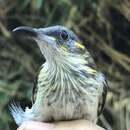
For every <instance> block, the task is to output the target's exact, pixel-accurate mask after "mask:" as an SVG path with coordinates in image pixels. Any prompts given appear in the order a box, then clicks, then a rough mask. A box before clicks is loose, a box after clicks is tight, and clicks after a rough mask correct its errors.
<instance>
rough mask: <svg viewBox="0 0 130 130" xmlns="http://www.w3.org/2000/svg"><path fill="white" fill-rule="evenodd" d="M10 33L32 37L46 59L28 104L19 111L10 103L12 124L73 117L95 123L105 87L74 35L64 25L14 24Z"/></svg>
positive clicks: (71, 118)
mask: <svg viewBox="0 0 130 130" xmlns="http://www.w3.org/2000/svg"><path fill="white" fill-rule="evenodd" d="M13 33H14V34H15V37H17V36H23V37H28V38H31V39H34V40H35V41H36V42H37V44H38V46H39V48H40V50H41V53H42V55H43V56H44V58H45V59H46V61H45V63H44V64H43V65H42V67H41V70H40V72H39V74H38V76H37V80H36V84H35V87H34V89H33V105H32V107H31V108H28V107H26V109H25V111H23V110H22V108H21V107H20V106H19V105H18V104H17V105H16V104H14V103H13V104H12V105H11V106H10V110H11V114H12V115H13V118H14V120H15V121H16V123H17V124H18V125H20V124H21V123H23V122H24V121H28V120H33V121H43V122H51V121H61V120H62V121H63V120H75V119H86V120H89V121H91V122H94V123H96V121H97V118H98V116H99V115H100V114H101V112H102V110H103V107H104V103H105V99H106V94H107V88H108V87H107V83H106V80H105V77H104V75H103V74H102V73H101V72H99V71H97V67H96V65H95V63H94V60H93V58H92V57H91V55H90V54H89V52H88V51H87V50H86V48H85V47H84V45H83V44H81V42H80V40H79V39H78V37H77V36H76V35H75V34H74V33H73V32H72V31H71V30H69V29H68V28H66V27H64V26H52V27H47V28H39V29H36V28H31V27H18V28H16V29H14V30H13Z"/></svg>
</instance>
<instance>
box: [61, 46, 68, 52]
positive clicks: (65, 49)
mask: <svg viewBox="0 0 130 130" xmlns="http://www.w3.org/2000/svg"><path fill="white" fill-rule="evenodd" d="M60 47H61V48H62V49H63V50H64V51H68V49H67V48H66V47H65V46H63V45H62V46H60Z"/></svg>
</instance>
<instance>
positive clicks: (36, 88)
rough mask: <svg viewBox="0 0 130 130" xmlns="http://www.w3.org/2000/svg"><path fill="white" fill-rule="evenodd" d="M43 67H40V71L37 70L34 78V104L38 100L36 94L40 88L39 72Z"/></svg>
mask: <svg viewBox="0 0 130 130" xmlns="http://www.w3.org/2000/svg"><path fill="white" fill-rule="evenodd" d="M41 68H42V67H40V69H39V71H38V72H37V74H36V77H35V79H34V84H33V90H32V104H34V102H35V100H36V94H37V90H38V87H37V84H38V76H39V73H40V70H41Z"/></svg>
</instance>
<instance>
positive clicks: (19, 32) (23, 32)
mask: <svg viewBox="0 0 130 130" xmlns="http://www.w3.org/2000/svg"><path fill="white" fill-rule="evenodd" d="M12 32H13V34H14V35H16V36H25V37H37V29H35V28H32V27H17V28H15V29H14V30H13V31H12Z"/></svg>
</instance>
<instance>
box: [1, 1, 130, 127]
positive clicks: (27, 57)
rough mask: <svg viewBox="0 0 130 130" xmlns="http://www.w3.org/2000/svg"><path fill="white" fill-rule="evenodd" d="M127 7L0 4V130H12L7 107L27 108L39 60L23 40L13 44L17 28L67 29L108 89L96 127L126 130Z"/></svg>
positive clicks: (129, 120)
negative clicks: (17, 104)
mask: <svg viewBox="0 0 130 130" xmlns="http://www.w3.org/2000/svg"><path fill="white" fill-rule="evenodd" d="M129 5H130V2H129V1H128V0H113V1H112V0H105V1H100V0H93V1H91V0H80V1H79V0H75V1H74V0H48V1H47V0H13V1H11V0H1V1H0V129H5V130H9V129H15V127H16V126H15V125H14V121H13V120H12V118H11V117H10V114H9V111H8V104H9V103H10V102H11V101H12V99H15V100H17V101H19V100H20V101H21V102H22V103H21V104H23V106H24V105H25V104H30V97H31V91H32V86H33V81H34V78H35V75H36V72H37V71H38V68H39V67H40V65H41V64H42V63H43V61H44V59H43V57H42V56H41V54H40V51H39V48H38V47H37V45H36V44H35V43H34V44H33V43H29V42H28V41H25V40H23V41H21V42H20V43H19V41H15V40H14V39H13V38H12V36H11V30H12V29H13V28H15V27H17V26H20V25H26V26H33V27H45V26H50V25H55V24H62V25H65V26H68V27H69V28H72V29H73V30H74V31H75V32H76V33H77V34H78V35H79V37H80V39H81V40H82V41H83V43H84V44H85V45H86V47H87V48H88V49H89V51H90V52H91V54H92V55H93V57H94V59H95V61H96V63H97V65H98V67H99V69H100V70H101V71H102V72H103V73H104V74H105V75H106V77H107V79H108V84H109V86H110V90H109V93H108V96H107V103H106V107H105V110H104V113H103V115H102V116H101V117H100V121H99V123H100V124H101V125H102V126H104V127H105V128H107V129H109V130H129V129H130V92H129V90H130V82H129V79H130V38H129V33H130V6H129Z"/></svg>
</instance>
